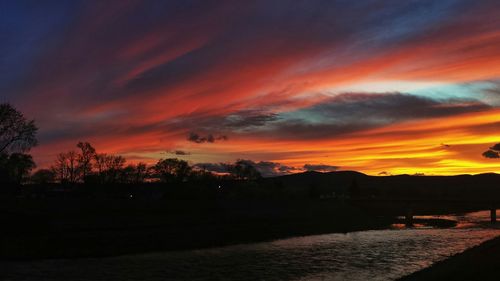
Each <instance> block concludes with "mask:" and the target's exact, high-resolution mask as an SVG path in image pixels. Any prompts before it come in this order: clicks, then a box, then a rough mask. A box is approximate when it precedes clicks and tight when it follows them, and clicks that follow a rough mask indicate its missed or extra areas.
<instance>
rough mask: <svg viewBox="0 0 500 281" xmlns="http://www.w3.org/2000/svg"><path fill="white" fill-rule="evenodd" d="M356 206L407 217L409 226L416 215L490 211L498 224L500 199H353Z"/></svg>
mask: <svg viewBox="0 0 500 281" xmlns="http://www.w3.org/2000/svg"><path fill="white" fill-rule="evenodd" d="M349 201H350V203H351V204H352V205H354V206H357V207H359V208H362V209H364V210H366V211H369V212H370V213H371V214H379V215H391V216H405V223H406V224H407V225H412V224H413V217H414V216H416V215H445V214H452V213H462V212H472V211H483V210H489V211H490V221H491V223H496V221H497V215H496V210H497V209H500V200H499V199H410V198H393V199H392V198H391V199H389V198H387V199H386V198H352V199H350V200H349Z"/></svg>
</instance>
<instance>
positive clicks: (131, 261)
mask: <svg viewBox="0 0 500 281" xmlns="http://www.w3.org/2000/svg"><path fill="white" fill-rule="evenodd" d="M447 218H452V219H457V220H459V224H458V225H457V227H455V228H447V229H433V228H425V227H424V228H410V229H408V228H406V229H396V228H395V229H387V230H372V231H359V232H352V233H347V234H326V235H313V236H304V237H297V238H289V239H283V240H277V241H273V242H265V243H253V244H246V245H235V246H227V247H220V248H213V249H204V250H191V251H177V252H166V253H153V254H143V255H135V256H121V257H112V258H85V259H74V260H64V259H57V260H44V261H33V262H4V263H1V264H0V265H1V267H2V268H1V271H0V274H2V275H3V280H110V281H111V280H393V279H396V278H398V277H401V276H404V275H407V274H409V273H412V272H414V271H417V270H420V269H422V268H424V267H427V266H429V265H430V264H432V263H433V262H436V261H438V260H442V259H445V258H447V257H449V256H450V255H453V254H456V253H459V252H462V251H463V250H465V249H467V248H470V247H472V246H474V245H477V244H480V243H481V242H483V241H485V240H488V239H491V238H493V237H495V236H497V235H500V230H499V229H495V228H491V227H490V226H489V224H488V223H485V221H488V220H489V212H477V213H471V214H468V215H465V216H451V217H450V216H448V217H447ZM262 231H265V230H262ZM200 235H203V233H200ZM2 275H0V276H2Z"/></svg>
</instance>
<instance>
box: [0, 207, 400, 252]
mask: <svg viewBox="0 0 500 281" xmlns="http://www.w3.org/2000/svg"><path fill="white" fill-rule="evenodd" d="M1 203H2V205H1V206H2V207H1V212H0V223H1V224H2V226H3V231H2V232H1V233H0V258H1V259H9V260H12V259H38V258H72V257H96V256H114V255H121V254H133V253H143V252H151V251H167V250H181V249H192V248H205V247H216V246H223V245H228V244H235V243H247V242H258V241H267V240H273V239H278V238H286V237H291V236H300V235H311V234H322V233H332V232H350V231H356V230H366V229H379V228H385V227H388V226H389V225H390V224H391V220H390V219H382V218H375V217H371V216H369V215H367V214H365V213H364V212H362V211H361V210H359V209H357V208H355V207H352V206H350V205H348V204H346V203H344V202H341V201H335V200H300V201H279V200H273V201H241V200H239V201H238V200H237V201H228V200H224V201H197V200H176V201H140V200H112V201H106V200H101V201H99V200H81V199H79V200H76V199H69V200H68V199H65V200H60V199H53V200H52V199H51V200H49V199H44V200H41V199H38V200H27V199H23V200H14V201H13V200H9V201H5V202H1Z"/></svg>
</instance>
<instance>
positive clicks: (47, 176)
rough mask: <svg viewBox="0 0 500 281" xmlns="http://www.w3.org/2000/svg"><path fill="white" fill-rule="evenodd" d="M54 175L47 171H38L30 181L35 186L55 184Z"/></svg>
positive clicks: (52, 172)
mask: <svg viewBox="0 0 500 281" xmlns="http://www.w3.org/2000/svg"><path fill="white" fill-rule="evenodd" d="M55 179H56V175H55V174H54V171H52V170H49V169H40V170H38V171H36V172H35V173H34V174H33V175H32V176H31V181H32V182H33V183H36V184H48V183H53V182H55Z"/></svg>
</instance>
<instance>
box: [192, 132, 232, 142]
mask: <svg viewBox="0 0 500 281" xmlns="http://www.w3.org/2000/svg"><path fill="white" fill-rule="evenodd" d="M227 139H228V137H227V136H217V137H214V136H213V135H212V134H208V135H206V136H200V135H198V134H197V133H189V135H188V137H187V140H188V141H191V142H195V143H205V142H208V143H214V142H215V141H216V140H218V141H219V140H227Z"/></svg>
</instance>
